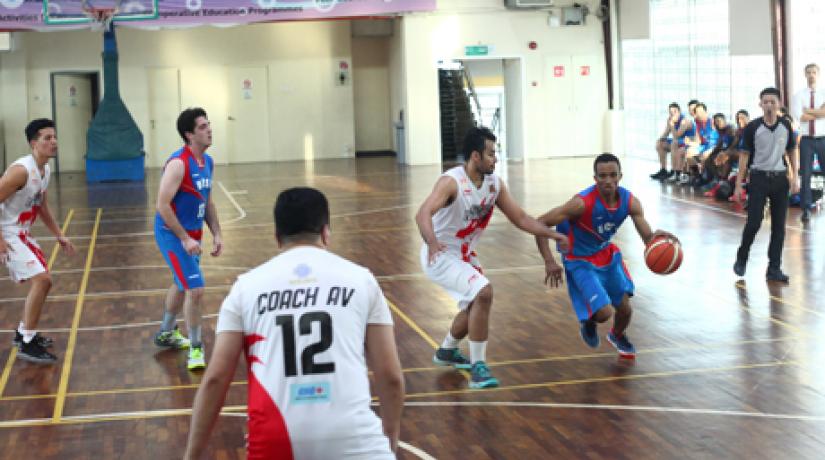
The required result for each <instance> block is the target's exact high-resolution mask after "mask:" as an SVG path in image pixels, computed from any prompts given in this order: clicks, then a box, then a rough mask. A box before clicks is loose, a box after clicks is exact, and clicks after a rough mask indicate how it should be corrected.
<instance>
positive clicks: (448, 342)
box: [441, 331, 461, 350]
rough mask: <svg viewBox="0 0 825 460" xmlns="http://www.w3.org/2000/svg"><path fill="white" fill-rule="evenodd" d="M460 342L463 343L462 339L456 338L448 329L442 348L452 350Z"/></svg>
mask: <svg viewBox="0 0 825 460" xmlns="http://www.w3.org/2000/svg"><path fill="white" fill-rule="evenodd" d="M459 343H461V340H459V339H456V338H455V337H453V335H452V334H450V331H447V337H444V341H443V342H441V348H446V349H448V350H451V349H453V348H458V344H459Z"/></svg>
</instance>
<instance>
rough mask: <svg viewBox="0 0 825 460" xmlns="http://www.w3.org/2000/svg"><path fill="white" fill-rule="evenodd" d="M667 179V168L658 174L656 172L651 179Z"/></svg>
mask: <svg viewBox="0 0 825 460" xmlns="http://www.w3.org/2000/svg"><path fill="white" fill-rule="evenodd" d="M665 177H667V169H665V168H662V169H660V170H659V171H658V172H655V173H653V174H651V175H650V178H651V179H657V180H662V179H664V178H665Z"/></svg>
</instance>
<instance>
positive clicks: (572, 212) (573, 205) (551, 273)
mask: <svg viewBox="0 0 825 460" xmlns="http://www.w3.org/2000/svg"><path fill="white" fill-rule="evenodd" d="M583 212H584V201H582V199H581V198H579V197H578V196H574V197H573V198H571V199H570V200H568V201H567V203H564V204H563V205H561V206H557V207H555V208H553V209H551V210H549V211H547V212H546V213H544V214H543V215H541V216H540V217H539V218H538V221H539V222H541V223H542V224H544V225H546V226H548V227H554V226H556V225H558V224H560V223H562V222H564V221H566V220H575V219H576V218H578V217H579V216H581V215H582V213H583ZM536 247H538V250H539V254H541V258H542V259H544V272H545V276H544V284H547V285H549V286H550V287H558V286H560V285H561V283H562V273H563V269H562V267H561V265H559V264H558V263H557V262H556V259H555V257H553V251H552V250H551V249H550V243H549V240H548V239H547V238H545V237H543V236H536Z"/></svg>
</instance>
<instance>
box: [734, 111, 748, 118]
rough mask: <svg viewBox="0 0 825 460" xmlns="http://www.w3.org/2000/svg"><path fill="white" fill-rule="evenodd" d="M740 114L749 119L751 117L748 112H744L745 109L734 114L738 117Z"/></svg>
mask: <svg viewBox="0 0 825 460" xmlns="http://www.w3.org/2000/svg"><path fill="white" fill-rule="evenodd" d="M740 113H741V114H742V115H744V116H746V117H748V118H750V117H751V114H749V113H748V111H747V110H745V109H742V110H740V111H738V112H736V116H739V114H740Z"/></svg>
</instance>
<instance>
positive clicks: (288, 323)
mask: <svg viewBox="0 0 825 460" xmlns="http://www.w3.org/2000/svg"><path fill="white" fill-rule="evenodd" d="M294 318H295V317H294V315H278V316H276V317H275V324H277V325H278V326H280V327H281V332H282V333H283V336H284V371H285V373H286V376H287V377H294V376H296V375H298V363H297V361H298V357H297V354H296V351H295V319H294ZM312 323H318V324H319V325H320V330H321V340H320V341H318V342H315V343H313V344H310V345H307V347H306V348H304V349H303V351H302V352H301V370H302V374H303V375H310V374H331V373H333V372H335V363H316V362H315V355H316V354H318V353H323V352H324V351H326V350H327V349H328V348H329V347H330V346H331V345H332V317H331V316H329V313H327V312H325V311H312V312H308V313H305V314H303V315H301V317H300V319H299V320H298V330H299V333H300V334H301V335H310V334H312Z"/></svg>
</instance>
